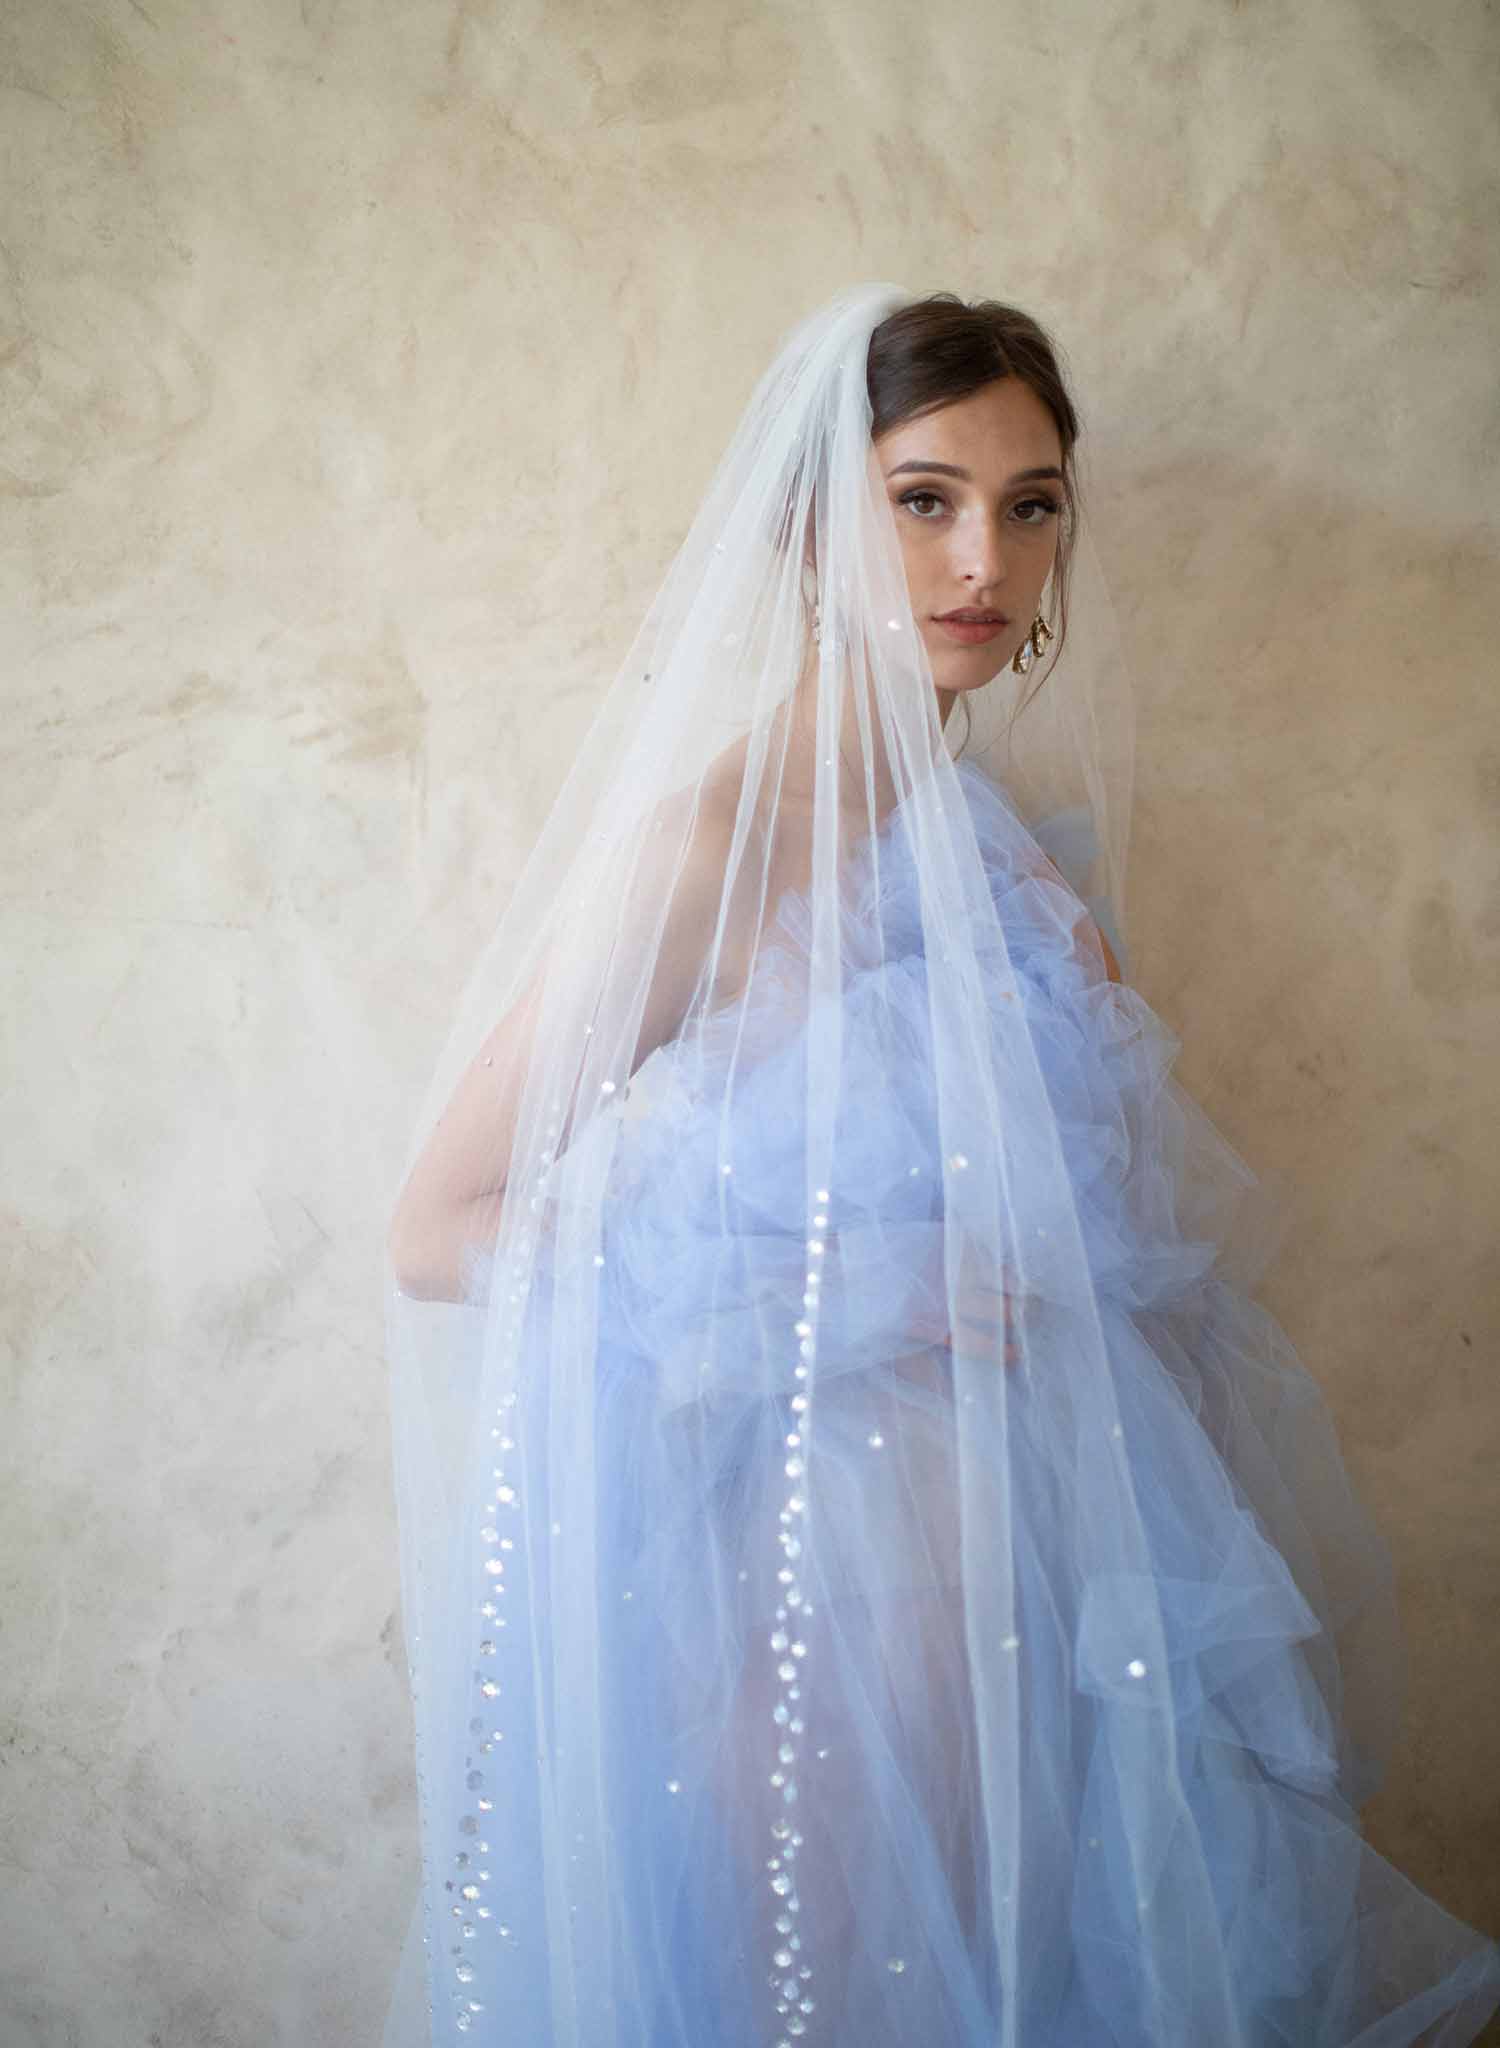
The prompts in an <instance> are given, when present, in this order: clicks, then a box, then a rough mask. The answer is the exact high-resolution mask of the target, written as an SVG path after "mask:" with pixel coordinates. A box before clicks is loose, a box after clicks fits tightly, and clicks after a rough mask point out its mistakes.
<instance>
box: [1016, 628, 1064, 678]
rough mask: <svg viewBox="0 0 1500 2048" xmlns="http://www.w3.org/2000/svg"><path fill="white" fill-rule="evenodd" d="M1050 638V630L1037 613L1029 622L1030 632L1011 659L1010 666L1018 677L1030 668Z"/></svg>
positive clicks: (1051, 634) (1051, 635)
mask: <svg viewBox="0 0 1500 2048" xmlns="http://www.w3.org/2000/svg"><path fill="white" fill-rule="evenodd" d="M1052 637H1053V633H1052V628H1051V627H1050V626H1049V625H1048V624H1047V621H1046V620H1045V619H1044V618H1043V617H1042V615H1041V613H1040V612H1038V613H1037V615H1036V617H1035V618H1034V619H1033V620H1032V622H1031V631H1030V632H1029V633H1028V634H1027V635H1026V638H1025V639H1024V640H1023V641H1022V642H1021V644H1020V646H1019V647H1018V648H1017V649H1016V651H1015V654H1014V655H1013V656H1012V658H1011V664H1010V665H1011V667H1012V668H1013V669H1014V670H1015V672H1016V674H1017V675H1018V676H1024V675H1025V673H1026V671H1027V669H1029V668H1030V666H1031V664H1032V662H1033V661H1034V660H1035V659H1036V657H1037V655H1039V654H1040V653H1041V652H1042V650H1043V648H1044V647H1045V646H1046V645H1047V642H1048V641H1049V640H1050V639H1052Z"/></svg>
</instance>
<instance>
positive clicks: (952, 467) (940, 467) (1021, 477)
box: [886, 462, 1062, 484]
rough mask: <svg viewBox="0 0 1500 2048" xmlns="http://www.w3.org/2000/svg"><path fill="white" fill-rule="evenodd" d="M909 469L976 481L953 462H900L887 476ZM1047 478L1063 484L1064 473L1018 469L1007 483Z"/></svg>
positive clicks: (970, 481)
mask: <svg viewBox="0 0 1500 2048" xmlns="http://www.w3.org/2000/svg"><path fill="white" fill-rule="evenodd" d="M908 469H917V470H922V471H924V472H925V473H926V474H927V475H928V476H956V477H962V479H963V481H964V482H965V483H972V482H973V481H974V474H973V471H972V470H967V469H960V468H959V467H958V465H957V463H953V462H898V463H897V464H896V466H895V468H894V469H888V470H887V471H886V475H887V476H900V475H901V474H902V472H903V471H905V470H908ZM1046 477H1051V478H1052V479H1053V480H1054V481H1056V482H1057V483H1061V482H1062V471H1061V470H1060V469H1018V470H1017V471H1016V473H1015V475H1014V476H1013V477H1010V478H1009V479H1008V480H1007V481H1008V482H1009V483H1013V484H1034V483H1040V482H1041V481H1042V480H1043V478H1046Z"/></svg>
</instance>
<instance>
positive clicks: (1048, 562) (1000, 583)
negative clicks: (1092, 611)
mask: <svg viewBox="0 0 1500 2048" xmlns="http://www.w3.org/2000/svg"><path fill="white" fill-rule="evenodd" d="M875 456H876V461H877V464H878V466H879V468H880V471H881V474H882V475H883V477H884V479H885V488H886V491H887V493H888V494H889V497H890V501H891V512H892V515H893V517H894V519H895V522H896V532H897V534H898V535H899V536H900V540H901V553H902V557H903V560H904V562H905V565H906V586H907V590H908V592H909V593H910V596H911V608H912V615H913V617H914V618H915V620H916V623H917V630H918V631H919V632H920V633H921V635H922V641H923V644H924V646H925V647H926V649H927V655H928V659H929V660H930V661H931V663H932V676H933V681H934V683H935V684H936V686H937V688H938V690H939V692H940V693H941V692H945V691H953V692H959V691H964V690H977V689H979V688H980V687H981V686H982V685H983V684H985V683H987V682H989V681H990V680H991V679H992V678H993V677H994V676H996V675H998V674H999V672H1000V670H1001V669H1002V668H1004V666H1005V664H1006V663H1007V662H1008V661H1009V660H1010V658H1011V656H1012V655H1013V654H1014V653H1015V652H1016V650H1017V648H1018V647H1020V646H1021V644H1022V642H1023V641H1024V640H1025V638H1026V636H1027V634H1028V633H1029V632H1030V631H1031V622H1032V620H1033V619H1034V618H1035V616H1036V614H1037V612H1038V611H1040V610H1041V597H1042V586H1043V585H1044V584H1045V582H1046V581H1047V577H1048V574H1049V572H1050V570H1051V568H1052V563H1053V560H1054V558H1055V556H1056V554H1057V539H1058V521H1059V519H1060V517H1061V514H1062V511H1063V507H1064V503H1065V499H1064V494H1063V486H1062V481H1061V478H1062V443H1061V441H1060V439H1059V437H1058V432H1057V423H1056V421H1055V420H1054V419H1053V417H1052V413H1051V411H1050V410H1049V408H1048V407H1047V405H1046V404H1045V403H1044V402H1043V401H1042V400H1041V399H1040V398H1038V397H1037V395H1036V393H1035V392H1034V391H1033V390H1032V389H1031V387H1030V385H1029V384H1024V383H1022V381H1021V379H1020V378H1019V377H1000V378H997V379H996V380H995V381H994V382H993V383H990V384H986V385H984V386H983V387H982V388H981V389H980V390H978V391H975V392H973V393H971V394H970V396H969V397H968V398H962V399H959V400H957V401H956V403H954V404H952V405H945V406H941V407H939V408H938V410H937V411H935V412H929V413H924V414H923V415H922V416H921V417H920V418H919V419H914V420H908V421H907V422H906V423H905V424H904V425H902V426H899V427H892V428H891V430H890V432H889V433H886V434H882V435H881V437H880V439H879V440H878V441H876V443H875ZM955 613H956V614H958V617H956V618H955V617H953V616H952V615H953V614H955ZM976 614H977V615H980V616H979V622H978V623H975V624H969V625H967V626H966V625H965V623H964V619H965V616H966V615H967V616H969V617H971V618H972V617H973V616H974V615H976ZM952 702H953V699H952V698H951V697H945V698H944V699H943V715H944V717H945V718H946V716H947V713H948V710H949V708H950V707H951V704H952Z"/></svg>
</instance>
